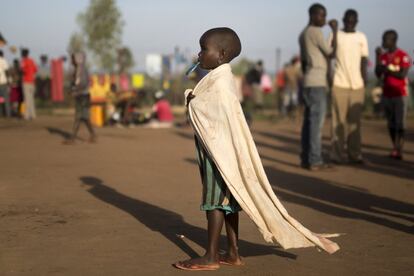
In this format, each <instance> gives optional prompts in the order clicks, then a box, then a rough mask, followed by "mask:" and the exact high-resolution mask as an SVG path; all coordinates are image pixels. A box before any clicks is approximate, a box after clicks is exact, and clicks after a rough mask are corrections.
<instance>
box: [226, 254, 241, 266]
mask: <svg viewBox="0 0 414 276" xmlns="http://www.w3.org/2000/svg"><path fill="white" fill-rule="evenodd" d="M220 264H224V265H234V266H241V265H244V262H243V261H242V260H241V258H240V256H239V255H234V254H229V253H226V254H220Z"/></svg>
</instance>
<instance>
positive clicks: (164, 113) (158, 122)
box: [145, 91, 174, 128]
mask: <svg viewBox="0 0 414 276" xmlns="http://www.w3.org/2000/svg"><path fill="white" fill-rule="evenodd" d="M154 97H155V104H154V106H153V108H152V110H153V113H152V115H151V120H150V121H149V123H147V124H146V125H145V126H146V127H151V128H164V127H172V126H173V122H174V115H173V114H172V111H171V106H170V103H169V102H168V101H167V100H166V99H165V94H164V92H163V91H158V92H156V93H155V95H154Z"/></svg>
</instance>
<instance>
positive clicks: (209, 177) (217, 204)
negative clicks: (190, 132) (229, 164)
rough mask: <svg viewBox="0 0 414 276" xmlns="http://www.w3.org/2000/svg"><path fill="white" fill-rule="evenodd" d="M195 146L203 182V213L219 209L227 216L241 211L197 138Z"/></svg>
mask: <svg viewBox="0 0 414 276" xmlns="http://www.w3.org/2000/svg"><path fill="white" fill-rule="evenodd" d="M195 144H196V149H197V159H198V165H199V168H200V175H201V182H202V184H203V195H202V203H201V207H200V209H201V210H202V211H211V210H215V209H219V210H222V211H224V212H225V214H226V215H228V214H233V213H237V212H239V211H241V210H242V209H241V207H240V205H239V204H238V203H237V201H236V199H235V198H234V197H233V195H232V194H231V193H230V190H229V189H228V188H227V185H226V182H225V181H224V179H223V177H222V176H221V174H220V172H219V170H218V169H217V167H216V165H215V164H214V161H213V160H212V159H211V158H210V156H209V155H208V153H207V151H206V150H205V149H204V147H203V145H202V143H201V142H200V141H199V140H198V138H197V137H195Z"/></svg>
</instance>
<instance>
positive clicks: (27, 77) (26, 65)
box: [21, 49, 37, 120]
mask: <svg viewBox="0 0 414 276" xmlns="http://www.w3.org/2000/svg"><path fill="white" fill-rule="evenodd" d="M21 55H22V63H21V70H22V73H23V95H24V104H25V108H26V109H25V113H24V118H25V119H26V120H32V119H35V118H36V110H35V102H34V94H35V83H34V82H35V77H36V72H37V66H36V64H35V62H34V61H33V59H31V58H30V57H29V49H22V52H21Z"/></svg>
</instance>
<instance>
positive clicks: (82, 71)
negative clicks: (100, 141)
mask: <svg viewBox="0 0 414 276" xmlns="http://www.w3.org/2000/svg"><path fill="white" fill-rule="evenodd" d="M85 63H86V55H85V54H84V53H83V52H76V53H73V54H72V64H73V66H74V72H73V79H72V91H71V93H72V96H73V97H75V122H74V124H73V131H72V137H71V138H70V139H68V140H66V141H64V142H63V143H64V144H66V145H71V144H74V143H75V140H76V138H77V135H78V131H79V127H80V124H81V123H84V124H85V126H86V128H87V129H88V131H89V135H90V137H89V142H90V143H94V142H96V135H95V132H94V130H93V127H92V124H91V121H90V118H89V116H90V115H89V108H90V94H89V74H88V70H87V68H86V64H85Z"/></svg>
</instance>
